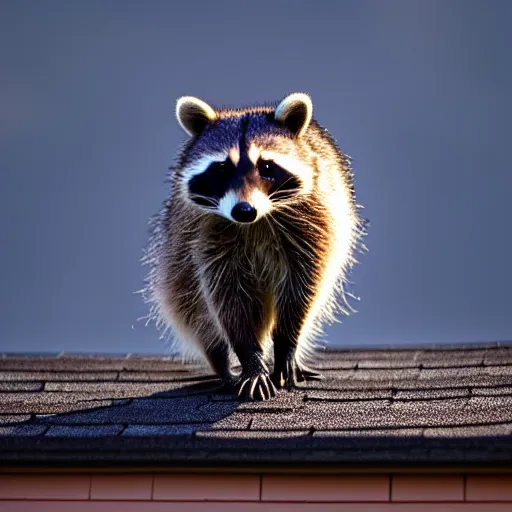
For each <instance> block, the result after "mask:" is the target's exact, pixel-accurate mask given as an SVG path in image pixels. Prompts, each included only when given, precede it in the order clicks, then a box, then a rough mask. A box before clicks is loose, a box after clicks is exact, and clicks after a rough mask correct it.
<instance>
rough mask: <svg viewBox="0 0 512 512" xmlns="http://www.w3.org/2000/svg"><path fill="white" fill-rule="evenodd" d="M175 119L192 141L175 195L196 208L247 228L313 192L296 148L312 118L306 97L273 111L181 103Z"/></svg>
mask: <svg viewBox="0 0 512 512" xmlns="http://www.w3.org/2000/svg"><path fill="white" fill-rule="evenodd" d="M176 115H177V118H178V121H179V123H180V125H181V126H182V128H183V129H184V130H185V131H186V132H187V134H188V135H190V136H191V137H192V139H191V140H190V141H189V144H188V147H187V149H186V151H185V155H184V157H183V161H182V163H181V166H180V171H179V172H180V175H179V181H180V185H181V186H180V188H179V190H180V193H181V194H182V195H183V197H185V199H186V200H187V201H190V202H192V203H193V204H194V205H196V206H197V207H198V208H201V209H203V210H205V211H210V212H212V213H215V214H220V215H222V216H223V217H225V218H227V219H229V220H231V221H234V222H237V223H242V224H250V223H252V222H256V221H257V220H259V219H260V218H262V217H263V216H264V215H266V214H268V213H269V212H271V211H272V210H273V209H275V208H276V207H278V206H284V205H289V204H291V203H293V202H294V201H296V200H297V199H298V198H300V196H301V195H303V194H307V193H308V192H309V191H310V190H311V186H312V174H313V171H312V169H311V168H310V166H308V165H307V164H306V163H304V161H303V159H301V157H300V144H299V141H300V138H301V137H302V136H303V134H304V133H305V132H306V130H307V128H308V126H309V124H310V122H311V116H312V104H311V100H310V98H309V97H308V96H307V95H305V94H302V93H295V94H291V95H289V96H287V97H286V98H285V99H284V100H283V101H281V103H280V104H279V105H278V107H277V108H275V109H273V108H271V107H259V108H253V109H247V110H236V111H235V110H219V111H215V110H214V109H212V108H211V107H210V106H209V105H207V104H206V103H204V102H203V101H201V100H199V99H197V98H193V97H183V98H180V99H179V100H178V103H177V108H176Z"/></svg>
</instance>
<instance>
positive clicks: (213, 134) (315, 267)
mask: <svg viewBox="0 0 512 512" xmlns="http://www.w3.org/2000/svg"><path fill="white" fill-rule="evenodd" d="M176 110H177V112H176V113H177V118H178V121H179V123H180V125H181V126H182V128H183V129H184V130H185V132H186V133H187V134H188V135H189V139H188V140H187V142H186V143H185V144H184V146H183V148H182V151H181V154H180V156H179V159H178V162H177V165H176V166H175V168H173V169H172V171H171V175H170V181H171V194H170V199H168V200H167V201H166V202H165V203H164V205H163V208H162V209H161V210H160V212H159V213H158V214H157V215H156V216H155V217H154V219H153V222H152V234H151V238H150V242H149V246H148V249H147V253H146V256H145V263H146V264H148V265H149V266H150V273H149V276H148V278H147V287H146V289H145V294H144V295H145V299H146V300H147V301H148V303H149V304H150V307H151V310H150V317H151V318H153V319H155V320H156V322H157V325H159V326H164V327H166V328H170V329H171V331H172V333H173V335H174V338H175V339H177V340H179V341H181V342H183V343H184V345H185V346H194V347H196V348H197V349H199V351H200V352H201V353H202V354H203V355H204V356H205V357H206V359H207V360H208V361H209V363H210V364H211V366H212V368H213V369H214V370H215V371H216V373H217V374H218V375H219V376H220V377H221V378H222V379H224V381H225V382H226V383H229V384H236V385H237V386H238V389H239V394H240V396H243V397H246V398H251V399H253V398H254V399H263V400H264V399H267V398H270V397H272V396H274V395H275V392H276V390H275V386H277V387H283V386H285V387H289V386H292V385H295V384H296V383H297V382H298V381H304V380H309V379H315V378H318V377H319V375H318V374H316V373H315V372H313V371H311V370H309V369H308V368H307V367H306V366H305V362H307V361H306V359H307V357H308V356H310V355H311V349H312V347H313V342H314V340H315V338H317V337H318V335H319V334H320V333H321V327H322V324H323V323H324V322H330V321H333V320H334V318H335V314H336V313H337V312H338V310H339V309H340V308H341V309H343V307H342V304H341V302H343V303H344V304H346V301H345V296H344V289H343V287H344V280H345V278H346V276H347V272H348V271H349V270H350V268H351V266H352V265H353V263H354V262H355V259H354V253H355V251H356V249H357V248H358V246H359V244H360V238H361V236H362V235H363V234H364V225H365V222H364V220H363V219H362V218H361V217H360V216H359V213H358V208H359V207H358V206H357V204H356V201H355V194H354V186H353V175H352V171H351V169H350V163H349V159H348V158H347V157H346V156H345V155H344V154H343V153H341V151H340V150H339V149H338V147H337V145H336V143H335V141H334V139H333V138H332V137H331V136H330V135H329V133H328V132H327V131H326V130H325V129H324V128H322V127H321V126H320V125H319V124H318V123H317V122H316V121H315V120H313V119H312V103H311V99H310V98H309V96H307V95H306V94H303V93H295V94H291V95H289V96H287V97H286V98H284V99H283V100H282V101H281V102H280V103H279V104H278V105H277V106H276V107H272V106H263V107H253V108H245V109H217V110H216V109H213V108H212V107H210V106H209V105H208V104H206V103H204V102H203V101H201V100H199V99H197V98H193V97H184V98H180V99H179V100H178V102H177V109H176ZM272 343H273V355H274V370H273V373H272V374H270V371H269V369H268V367H267V357H266V356H267V355H268V352H269V348H270V347H271V346H272ZM235 355H236V357H237V358H238V360H239V362H240V364H241V367H242V373H241V375H240V376H235V375H233V373H232V370H231V362H232V360H233V358H234V356H235Z"/></svg>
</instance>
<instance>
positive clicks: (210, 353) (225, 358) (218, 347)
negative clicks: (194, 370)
mask: <svg viewBox="0 0 512 512" xmlns="http://www.w3.org/2000/svg"><path fill="white" fill-rule="evenodd" d="M205 353H206V357H207V359H208V361H209V363H210V365H211V366H212V368H213V370H214V371H215V373H216V374H217V375H218V376H219V377H220V378H221V379H222V381H223V382H224V384H225V385H226V386H227V387H234V386H235V385H236V383H237V378H236V376H235V375H234V374H233V372H232V371H231V366H230V357H229V356H230V348H229V345H228V344H227V343H226V342H225V341H224V340H222V339H221V338H218V339H217V340H216V341H215V343H212V344H210V345H209V346H208V347H207V348H206V349H205Z"/></svg>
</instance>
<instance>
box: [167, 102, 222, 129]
mask: <svg viewBox="0 0 512 512" xmlns="http://www.w3.org/2000/svg"><path fill="white" fill-rule="evenodd" d="M176 118H177V119H178V123H180V126H181V127H182V128H183V129H184V130H185V132H187V134H188V135H190V136H191V137H194V136H195V135H199V134H200V133H201V132H202V131H203V130H204V129H205V128H206V125H207V124H208V123H211V122H212V121H215V119H217V114H216V112H215V110H213V108H212V107H210V105H208V104H207V103H205V102H204V101H202V100H200V99H199V98H194V97H193V96H183V97H182V98H180V99H179V100H178V101H177V102H176Z"/></svg>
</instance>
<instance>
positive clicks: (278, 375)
mask: <svg viewBox="0 0 512 512" xmlns="http://www.w3.org/2000/svg"><path fill="white" fill-rule="evenodd" d="M322 379H323V377H322V375H321V374H320V373H318V372H316V371H314V370H311V369H310V368H308V367H307V366H305V365H303V364H299V363H298V362H297V361H296V360H295V358H294V357H288V358H286V359H285V361H284V363H282V364H281V365H278V366H277V367H276V368H275V369H274V373H273V374H272V380H273V382H274V384H275V385H276V386H277V387H278V388H286V389H291V388H292V387H297V384H298V383H299V382H306V381H309V380H322Z"/></svg>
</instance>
